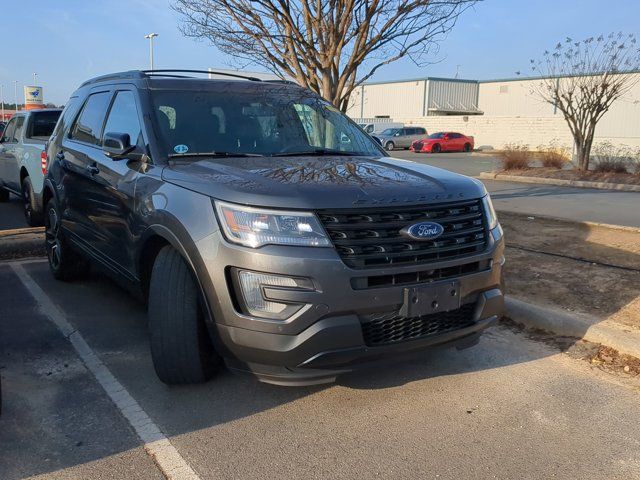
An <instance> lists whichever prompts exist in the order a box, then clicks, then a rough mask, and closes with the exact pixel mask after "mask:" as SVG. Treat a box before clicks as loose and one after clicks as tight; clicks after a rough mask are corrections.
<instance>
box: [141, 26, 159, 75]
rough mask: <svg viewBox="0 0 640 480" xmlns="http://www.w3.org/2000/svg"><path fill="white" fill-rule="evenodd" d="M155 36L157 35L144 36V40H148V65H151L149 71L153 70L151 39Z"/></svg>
mask: <svg viewBox="0 0 640 480" xmlns="http://www.w3.org/2000/svg"><path fill="white" fill-rule="evenodd" d="M157 36H158V34H157V33H150V34H149V35H145V36H144V38H148V39H149V63H150V64H151V70H153V38H154V37H157Z"/></svg>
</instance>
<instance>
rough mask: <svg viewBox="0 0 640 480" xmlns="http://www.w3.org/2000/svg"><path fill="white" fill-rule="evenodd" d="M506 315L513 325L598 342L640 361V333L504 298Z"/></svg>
mask: <svg viewBox="0 0 640 480" xmlns="http://www.w3.org/2000/svg"><path fill="white" fill-rule="evenodd" d="M505 311H506V316H507V317H509V318H510V319H511V320H513V321H514V322H516V323H519V324H521V325H524V326H526V327H529V328H537V329H540V330H545V331H547V332H551V333H554V334H556V335H562V336H567V337H577V338H582V339H584V340H587V341H589V342H594V343H601V344H603V345H606V346H607V347H611V348H615V349H616V350H618V351H619V352H620V353H626V354H627V355H632V356H634V357H636V358H640V331H638V330H633V329H631V328H629V327H623V326H618V325H615V324H611V323H607V322H606V321H601V320H599V319H596V318H594V317H589V316H586V315H579V314H569V313H567V312H564V311H562V310H557V309H554V308H549V307H541V306H539V305H532V304H530V303H527V302H523V301H522V300H518V299H516V298H513V297H506V298H505Z"/></svg>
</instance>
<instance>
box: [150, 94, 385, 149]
mask: <svg viewBox="0 0 640 480" xmlns="http://www.w3.org/2000/svg"><path fill="white" fill-rule="evenodd" d="M240 87H242V88H240ZM230 90H234V89H233V87H230V86H229V85H226V84H225V85H221V86H220V87H219V88H216V87H215V86H213V85H212V86H211V87H208V88H207V90H197V91H196V90H157V91H154V92H153V93H152V98H153V102H154V104H155V116H156V120H157V126H158V133H159V135H160V137H162V139H163V142H162V143H163V145H162V147H164V149H165V151H166V152H167V153H168V154H174V153H178V154H188V153H197V152H202V153H209V152H217V153H221V152H238V153H253V154H259V155H277V154H287V153H301V152H304V153H306V152H309V153H313V152H314V150H315V149H319V148H320V149H328V150H336V151H340V152H350V153H358V154H364V155H376V156H380V155H381V152H380V150H379V149H378V147H377V146H376V144H375V143H374V141H373V140H371V137H369V136H368V135H366V134H365V133H363V132H362V130H360V129H359V128H358V127H357V125H355V124H354V123H352V122H351V121H349V119H348V118H347V117H345V116H344V115H343V114H342V113H341V112H340V111H338V110H337V109H336V108H334V107H333V106H331V105H330V104H329V103H328V102H325V101H324V100H322V99H320V98H319V97H317V96H315V95H313V94H311V93H309V92H307V91H304V90H298V89H290V88H282V87H278V88H260V89H256V90H254V89H248V88H246V87H245V86H243V85H240V86H239V87H238V89H237V90H235V91H230Z"/></svg>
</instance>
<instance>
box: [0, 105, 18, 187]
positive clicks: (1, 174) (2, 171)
mask: <svg viewBox="0 0 640 480" xmlns="http://www.w3.org/2000/svg"><path fill="white" fill-rule="evenodd" d="M17 120H18V117H13V118H12V119H11V120H9V123H8V124H7V126H6V127H5V129H4V132H3V134H2V137H1V138H0V184H1V185H3V186H7V187H8V186H9V178H8V176H9V165H10V164H11V163H12V160H11V156H12V155H13V150H14V148H15V146H14V145H13V144H12V142H13V134H14V132H15V131H16V122H17Z"/></svg>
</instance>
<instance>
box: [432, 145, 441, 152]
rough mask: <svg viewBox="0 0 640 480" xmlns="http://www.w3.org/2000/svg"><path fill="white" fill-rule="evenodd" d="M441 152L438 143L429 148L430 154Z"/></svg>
mask: <svg viewBox="0 0 640 480" xmlns="http://www.w3.org/2000/svg"><path fill="white" fill-rule="evenodd" d="M441 151H442V147H440V144H439V143H436V144H435V145H434V146H433V147H431V153H440V152H441Z"/></svg>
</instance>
